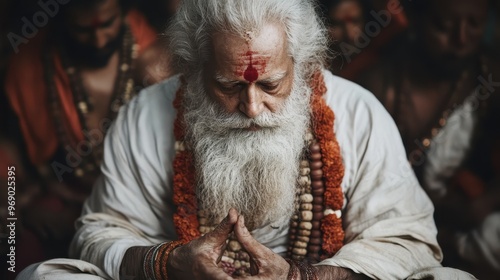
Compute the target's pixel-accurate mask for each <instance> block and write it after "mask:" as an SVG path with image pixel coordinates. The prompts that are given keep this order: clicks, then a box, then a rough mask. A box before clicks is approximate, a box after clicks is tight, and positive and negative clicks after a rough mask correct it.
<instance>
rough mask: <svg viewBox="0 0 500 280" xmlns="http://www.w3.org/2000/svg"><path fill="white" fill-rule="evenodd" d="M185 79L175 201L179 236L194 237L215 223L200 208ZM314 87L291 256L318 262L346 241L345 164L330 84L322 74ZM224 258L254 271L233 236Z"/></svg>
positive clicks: (239, 269) (226, 264) (228, 265)
mask: <svg viewBox="0 0 500 280" xmlns="http://www.w3.org/2000/svg"><path fill="white" fill-rule="evenodd" d="M182 83H183V85H182V86H181V87H180V88H179V90H178V91H177V95H176V98H175V100H174V107H175V108H176V109H177V118H176V120H175V122H174V135H175V139H176V143H175V150H176V156H175V159H174V162H173V168H174V180H173V181H174V191H173V201H174V204H175V206H176V212H175V213H174V217H173V220H174V225H175V229H176V232H177V235H178V237H179V240H180V241H182V242H189V241H191V240H193V239H195V238H198V237H199V236H201V235H203V234H206V233H208V232H210V231H211V230H213V226H210V225H208V224H207V219H206V218H205V214H204V213H203V211H198V207H197V199H196V195H195V170H194V164H193V163H194V158H193V155H192V153H191V152H190V151H189V150H188V149H187V148H186V145H185V143H184V136H185V129H184V127H185V125H184V118H183V116H184V107H183V94H184V90H185V81H184V80H183V81H182ZM311 89H312V95H311V108H312V121H311V131H310V132H308V133H307V134H306V141H307V143H308V151H307V152H306V153H305V154H306V158H304V159H303V160H302V161H301V163H300V176H299V178H298V180H297V193H296V199H295V213H294V214H293V216H292V218H291V221H290V228H289V247H288V251H287V255H288V257H290V258H292V259H294V260H299V261H300V260H304V259H306V260H308V261H310V262H312V263H316V262H318V261H320V260H322V259H325V258H328V257H331V256H333V255H334V254H335V253H336V252H337V251H338V250H339V249H340V248H341V247H342V245H343V240H344V231H343V228H342V220H341V209H342V206H343V193H342V188H341V182H342V178H343V176H344V166H343V164H342V158H341V155H340V147H339V145H338V142H337V139H336V138H335V134H334V132H333V124H334V119H335V116H334V113H333V111H332V110H331V109H330V107H328V105H327V104H326V102H325V100H324V99H323V95H324V94H325V93H326V86H325V84H324V80H323V75H322V74H321V73H319V72H318V73H316V74H315V75H314V76H313V78H312V80H311ZM221 263H222V267H223V268H224V269H225V271H226V272H228V274H231V275H233V274H234V275H239V276H242V275H248V274H249V269H250V257H249V255H248V253H246V252H245V251H244V250H243V249H242V247H241V245H240V244H239V242H238V241H237V240H236V239H235V238H234V237H233V236H231V237H230V238H229V242H228V246H227V248H226V250H225V252H224V255H223V257H222V260H221Z"/></svg>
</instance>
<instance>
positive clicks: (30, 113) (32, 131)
mask: <svg viewBox="0 0 500 280" xmlns="http://www.w3.org/2000/svg"><path fill="white" fill-rule="evenodd" d="M126 19H127V21H128V23H129V25H130V29H131V32H132V34H133V35H134V38H135V42H136V43H137V44H138V45H139V52H140V51H142V50H144V49H146V48H147V47H148V46H150V45H151V44H152V43H153V42H155V41H156V39H157V34H156V32H155V31H154V29H153V28H152V27H151V26H149V24H148V23H147V22H146V19H145V17H144V16H143V15H142V14H141V13H140V12H138V11H136V10H130V11H129V12H128V14H127V16H126ZM46 31H47V30H44V31H40V34H37V35H36V36H35V37H34V38H32V39H29V42H28V43H27V44H25V45H23V46H22V47H21V48H20V51H19V53H17V54H13V55H12V57H11V58H10V61H9V66H8V69H7V76H6V79H5V90H6V94H7V97H8V99H9V101H10V105H11V106H12V109H13V110H14V112H15V113H16V115H17V117H18V118H19V124H20V127H21V132H22V134H23V136H24V141H25V144H26V148H27V150H28V156H29V158H30V161H31V162H32V163H33V164H35V165H38V164H42V163H44V162H46V161H48V160H50V159H51V158H52V157H53V155H54V153H55V152H56V150H57V148H58V145H59V139H58V136H57V133H56V128H55V124H54V120H53V118H52V113H51V107H50V103H49V100H48V97H49V94H48V87H47V85H46V83H45V79H44V70H45V69H44V68H43V63H42V51H43V46H44V44H45V40H46V38H47V36H46V35H47V34H46ZM54 65H55V73H54V81H55V85H56V88H57V91H58V95H59V100H60V102H61V104H62V112H61V113H62V114H63V115H64V120H62V121H63V123H64V125H65V126H66V131H68V132H69V134H70V137H71V140H72V142H73V144H74V145H76V144H77V143H78V142H80V141H82V140H83V139H84V135H83V131H82V127H81V124H80V120H79V118H78V112H77V109H76V108H75V105H74V102H73V94H72V93H71V88H70V83H69V78H68V76H67V74H66V71H64V68H63V66H62V63H61V59H60V56H59V55H56V56H55V57H54Z"/></svg>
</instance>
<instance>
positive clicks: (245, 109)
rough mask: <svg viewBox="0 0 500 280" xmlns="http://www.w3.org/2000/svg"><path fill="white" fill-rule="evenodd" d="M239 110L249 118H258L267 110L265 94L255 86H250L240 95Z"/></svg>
mask: <svg viewBox="0 0 500 280" xmlns="http://www.w3.org/2000/svg"><path fill="white" fill-rule="evenodd" d="M239 109H240V111H241V112H242V113H244V114H245V115H246V116H247V117H249V118H252V119H253V118H256V117H257V116H259V115H260V114H261V113H262V112H264V110H265V105H264V93H263V92H262V91H260V90H259V89H258V88H257V87H256V86H255V84H253V83H251V84H249V85H248V87H247V88H246V90H244V91H242V92H241V94H240V105H239Z"/></svg>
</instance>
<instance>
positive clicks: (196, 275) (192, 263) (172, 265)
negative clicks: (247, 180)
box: [167, 209, 238, 280]
mask: <svg viewBox="0 0 500 280" xmlns="http://www.w3.org/2000/svg"><path fill="white" fill-rule="evenodd" d="M237 219H238V214H237V213H236V210H234V209H231V210H229V214H228V215H227V216H226V218H225V219H224V220H222V222H221V223H220V224H219V225H218V226H217V227H216V228H215V229H214V230H213V231H212V232H210V233H207V234H205V235H204V236H202V237H200V238H198V239H195V240H193V241H191V242H189V243H188V244H186V245H184V246H181V247H179V248H177V249H175V250H174V251H172V252H171V253H170V256H169V257H168V261H167V271H168V275H169V279H222V280H224V279H226V280H229V279H233V278H231V277H230V276H229V275H227V274H226V273H225V272H224V271H223V270H222V268H220V267H218V265H217V263H218V261H219V260H220V258H221V256H222V254H223V252H224V249H225V246H226V240H227V239H228V237H229V234H230V233H231V232H232V231H233V228H234V225H235V224H236V221H237Z"/></svg>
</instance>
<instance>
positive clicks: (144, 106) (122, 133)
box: [110, 76, 180, 161]
mask: <svg viewBox="0 0 500 280" xmlns="http://www.w3.org/2000/svg"><path fill="white" fill-rule="evenodd" d="M179 86H180V80H179V76H174V77H172V78H170V79H168V80H165V81H163V82H161V83H159V84H156V85H153V86H151V87H148V88H146V89H144V90H142V91H141V92H140V93H139V94H138V95H137V96H136V97H135V98H134V99H132V100H131V101H130V102H129V103H128V104H127V105H125V106H123V107H122V108H121V109H120V112H119V114H118V117H117V118H116V120H115V122H114V125H113V127H112V129H111V131H110V134H111V136H110V138H115V139H114V140H111V141H120V142H121V143H123V144H126V146H129V145H130V146H129V149H130V150H132V151H134V150H136V151H139V152H140V154H141V155H142V156H147V153H148V151H151V152H152V153H154V154H156V156H158V154H157V153H158V151H159V150H163V152H165V153H167V152H169V149H170V146H171V145H172V144H173V141H174V138H173V125H174V120H175V116H176V110H175V108H174V106H173V101H174V98H175V94H176V92H177V89H178V88H179ZM160 160H162V161H163V159H160Z"/></svg>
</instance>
